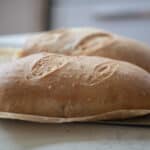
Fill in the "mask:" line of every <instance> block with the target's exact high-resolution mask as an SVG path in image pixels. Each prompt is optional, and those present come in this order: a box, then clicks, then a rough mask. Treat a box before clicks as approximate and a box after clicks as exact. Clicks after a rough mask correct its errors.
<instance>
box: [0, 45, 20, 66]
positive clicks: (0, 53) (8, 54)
mask: <svg viewBox="0 0 150 150" xmlns="http://www.w3.org/2000/svg"><path fill="white" fill-rule="evenodd" d="M20 50H21V49H19V48H3V47H2V48H0V63H5V62H8V61H11V60H13V58H14V55H15V53H16V52H18V51H20Z"/></svg>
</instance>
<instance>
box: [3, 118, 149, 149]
mask: <svg viewBox="0 0 150 150" xmlns="http://www.w3.org/2000/svg"><path fill="white" fill-rule="evenodd" d="M149 141H150V128H148V127H147V128H144V127H133V126H132V127H131V126H130V127H129V126H115V125H112V126H111V125H101V124H79V123H75V124H38V123H29V122H21V121H13V120H0V150H10V149H11V150H26V149H28V150H59V149H62V150H81V149H86V150H91V149H92V150H99V149H102V150H120V149H121V150H127V149H132V150H141V149H142V150H149V147H150V142H149Z"/></svg>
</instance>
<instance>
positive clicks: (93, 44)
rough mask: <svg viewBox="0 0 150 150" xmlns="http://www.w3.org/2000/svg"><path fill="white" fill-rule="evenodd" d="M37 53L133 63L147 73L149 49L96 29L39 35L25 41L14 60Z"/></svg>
mask: <svg viewBox="0 0 150 150" xmlns="http://www.w3.org/2000/svg"><path fill="white" fill-rule="evenodd" d="M38 52H50V53H62V54H66V55H88V56H102V57H108V58H112V59H117V60H122V61H127V62H130V63H133V64H136V65H138V66H140V67H142V68H144V69H145V70H147V71H149V72H150V65H149V64H150V47H149V46H147V45H146V44H143V43H141V42H139V41H135V40H132V39H128V38H125V37H121V36H118V35H116V34H112V33H109V32H106V31H103V30H100V29H96V28H70V29H62V30H54V31H49V32H43V33H41V34H38V35H35V36H33V37H31V38H29V39H28V40H27V42H26V44H25V46H24V50H23V51H20V52H19V53H18V54H17V55H18V57H23V56H27V55H30V54H33V53H38Z"/></svg>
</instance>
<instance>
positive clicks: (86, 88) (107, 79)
mask: <svg viewBox="0 0 150 150" xmlns="http://www.w3.org/2000/svg"><path fill="white" fill-rule="evenodd" d="M149 109H150V76H149V73H147V72H146V71H144V70H143V69H141V68H139V67H137V66H135V65H132V64H129V63H125V62H121V61H115V60H111V59H106V58H101V57H88V56H64V55H57V54H50V53H39V54H35V55H31V56H28V57H25V58H22V59H19V60H16V61H13V62H12V63H8V64H4V65H1V70H0V112H1V114H2V115H1V114H0V117H3V118H5V117H6V118H9V117H10V118H11V117H12V118H14V119H21V116H22V115H24V116H25V119H23V118H22V120H30V121H31V120H32V119H33V121H34V120H35V121H36V118H37V117H38V116H39V122H40V118H41V117H43V119H44V117H45V118H47V117H48V118H49V119H50V118H51V119H52V120H53V119H55V118H56V120H53V121H48V122H68V121H69V122H71V121H85V120H86V121H88V120H89V121H92V120H94V121H95V120H102V119H106V120H107V119H109V120H111V119H114V118H117V119H123V118H128V117H135V116H138V115H145V114H147V113H149ZM136 110H137V111H136ZM109 112H111V113H109ZM119 112H123V113H119ZM7 113H8V114H7ZM11 113H12V115H9V114H11ZM15 114H16V115H15ZM108 114H110V115H108ZM30 115H31V116H30ZM15 116H16V117H15ZM32 116H33V118H32ZM102 116H103V117H102ZM28 117H29V118H28ZM30 117H31V118H30ZM69 118H70V119H69ZM51 119H50V120H51ZM37 121H38V120H37ZM41 122H42V119H41Z"/></svg>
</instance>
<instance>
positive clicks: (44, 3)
mask: <svg viewBox="0 0 150 150" xmlns="http://www.w3.org/2000/svg"><path fill="white" fill-rule="evenodd" d="M86 26H88V27H98V28H102V29H105V30H108V31H111V32H115V33H118V34H121V35H124V36H128V37H131V38H134V39H137V40H140V41H144V42H146V43H148V44H150V0H0V36H3V35H12V34H18V33H19V34H22V33H23V34H24V33H31V32H40V31H44V30H49V29H55V28H64V27H86Z"/></svg>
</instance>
